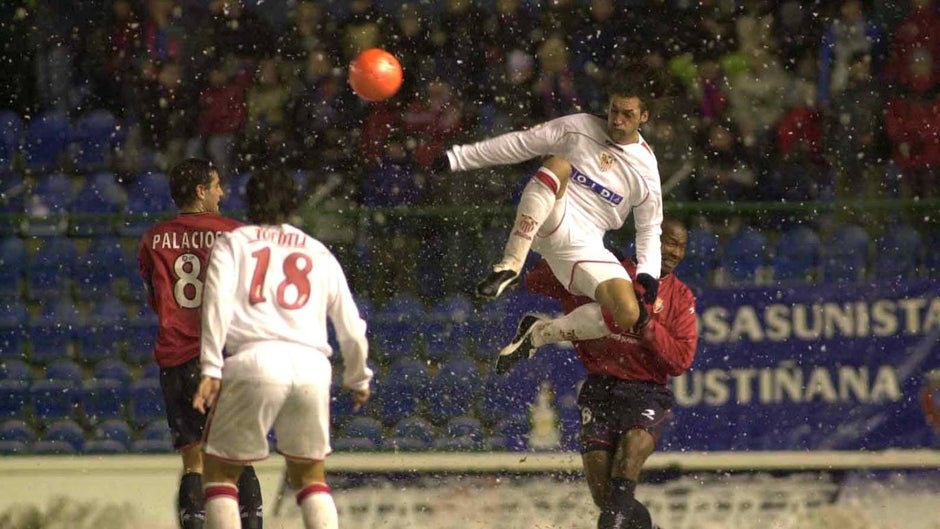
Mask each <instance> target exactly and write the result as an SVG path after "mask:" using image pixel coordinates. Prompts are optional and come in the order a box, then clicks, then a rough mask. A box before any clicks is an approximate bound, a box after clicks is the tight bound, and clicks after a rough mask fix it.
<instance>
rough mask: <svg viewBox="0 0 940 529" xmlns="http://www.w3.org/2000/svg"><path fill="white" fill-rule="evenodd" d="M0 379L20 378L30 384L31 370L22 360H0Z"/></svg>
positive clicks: (31, 380) (31, 379)
mask: <svg viewBox="0 0 940 529" xmlns="http://www.w3.org/2000/svg"><path fill="white" fill-rule="evenodd" d="M0 380H22V381H24V382H27V383H30V384H32V382H33V370H32V368H31V367H29V364H27V363H26V362H24V361H22V360H3V361H0Z"/></svg>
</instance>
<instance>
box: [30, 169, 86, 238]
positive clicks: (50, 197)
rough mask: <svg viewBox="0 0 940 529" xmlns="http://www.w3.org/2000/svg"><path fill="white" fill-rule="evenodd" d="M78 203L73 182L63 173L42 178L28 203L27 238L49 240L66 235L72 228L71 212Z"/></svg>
mask: <svg viewBox="0 0 940 529" xmlns="http://www.w3.org/2000/svg"><path fill="white" fill-rule="evenodd" d="M74 200H75V189H74V186H73V185H72V179H71V178H69V177H68V176H66V175H64V174H62V173H52V174H48V175H45V176H41V177H39V181H38V182H37V183H36V187H35V188H34V189H33V191H32V194H31V196H30V197H29V199H28V201H27V202H26V207H25V213H26V222H25V223H24V225H23V234H24V235H26V236H35V237H48V236H50V235H64V234H65V233H66V232H67V231H68V227H69V216H68V213H69V210H70V208H71V207H72V202H73V201H74Z"/></svg>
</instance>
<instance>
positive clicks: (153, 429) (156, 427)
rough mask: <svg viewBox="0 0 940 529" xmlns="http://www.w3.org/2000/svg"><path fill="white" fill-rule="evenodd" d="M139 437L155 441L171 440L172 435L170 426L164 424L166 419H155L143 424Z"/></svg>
mask: <svg viewBox="0 0 940 529" xmlns="http://www.w3.org/2000/svg"><path fill="white" fill-rule="evenodd" d="M140 438H141V439H151V440H156V441H170V440H172V435H171V434H170V428H169V427H168V426H167V424H166V419H157V420H155V421H153V422H151V423H150V424H148V425H146V426H144V428H143V429H142V430H141V432H140Z"/></svg>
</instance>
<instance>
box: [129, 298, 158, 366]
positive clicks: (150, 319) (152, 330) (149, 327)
mask: <svg viewBox="0 0 940 529" xmlns="http://www.w3.org/2000/svg"><path fill="white" fill-rule="evenodd" d="M131 314H132V315H131V319H130V321H129V322H128V325H127V336H126V339H127V342H128V344H127V352H126V355H125V360H127V363H128V364H131V365H146V364H149V363H151V362H153V346H154V343H155V342H156V340H157V331H158V330H159V321H158V319H157V315H156V314H154V312H153V310H151V309H150V307H149V306H148V305H147V304H145V303H142V304H139V305H137V306H136V307H134V308H132V310H131Z"/></svg>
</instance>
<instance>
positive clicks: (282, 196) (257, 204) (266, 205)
mask: <svg viewBox="0 0 940 529" xmlns="http://www.w3.org/2000/svg"><path fill="white" fill-rule="evenodd" d="M245 198H246V200H247V203H248V210H247V213H246V216H247V217H248V221H249V222H252V223H254V224H280V223H282V222H286V221H287V219H288V218H289V217H290V215H291V214H292V213H293V212H294V210H296V209H297V206H299V205H300V192H299V191H298V189H297V184H296V183H295V182H294V179H293V178H291V177H290V175H288V174H287V173H285V172H284V171H281V170H278V169H273V168H265V169H260V170H258V171H256V172H255V173H254V174H253V175H252V176H251V178H249V179H248V185H247V187H246V188H245Z"/></svg>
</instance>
